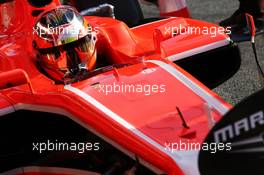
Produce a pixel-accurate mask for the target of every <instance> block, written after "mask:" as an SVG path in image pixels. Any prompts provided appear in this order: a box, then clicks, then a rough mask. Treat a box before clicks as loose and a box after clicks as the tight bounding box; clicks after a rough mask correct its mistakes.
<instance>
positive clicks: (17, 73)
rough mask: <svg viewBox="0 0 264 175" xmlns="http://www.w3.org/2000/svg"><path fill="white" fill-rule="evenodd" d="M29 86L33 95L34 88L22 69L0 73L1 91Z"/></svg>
mask: <svg viewBox="0 0 264 175" xmlns="http://www.w3.org/2000/svg"><path fill="white" fill-rule="evenodd" d="M24 84H27V85H28V86H29V89H30V91H31V93H32V94H33V93H34V91H33V88H32V85H31V82H30V79H29V77H28V74H27V73H26V72H25V71H24V70H22V69H14V70H11V71H7V72H2V73H0V90H2V89H7V88H11V87H16V86H20V85H24Z"/></svg>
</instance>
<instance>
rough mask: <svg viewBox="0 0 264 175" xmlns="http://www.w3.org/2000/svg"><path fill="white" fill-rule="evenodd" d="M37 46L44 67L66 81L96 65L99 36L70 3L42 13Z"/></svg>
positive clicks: (35, 37) (35, 34)
mask: <svg viewBox="0 0 264 175" xmlns="http://www.w3.org/2000/svg"><path fill="white" fill-rule="evenodd" d="M33 30H34V31H33V47H34V48H35V50H36V51H37V60H38V63H39V65H40V67H41V68H42V69H43V70H44V71H45V73H46V74H48V76H49V77H51V78H52V79H54V80H55V81H57V82H65V80H66V79H71V78H74V77H75V76H78V74H79V73H80V72H82V71H91V70H93V69H94V67H95V64H96V48H95V43H96V37H95V34H94V33H93V31H92V28H91V26H90V24H89V23H88V22H87V21H86V20H85V19H84V18H83V17H82V16H81V15H80V14H79V13H78V12H77V11H76V10H75V9H74V8H73V7H70V6H59V7H56V8H54V9H52V10H48V11H46V12H43V13H42V14H40V16H39V17H38V19H37V20H36V23H35V25H34V28H33Z"/></svg>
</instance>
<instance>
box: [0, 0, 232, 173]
mask: <svg viewBox="0 0 264 175" xmlns="http://www.w3.org/2000/svg"><path fill="white" fill-rule="evenodd" d="M15 2H16V5H17V6H19V8H18V9H17V10H16V11H17V12H18V13H19V16H18V20H17V24H18V25H17V27H18V28H17V30H15V31H7V32H6V33H5V34H6V37H3V38H1V39H0V72H5V71H9V70H13V69H16V68H19V69H23V70H24V71H25V72H27V74H28V76H29V79H30V81H31V85H32V88H33V90H34V93H32V92H31V90H30V89H29V87H28V85H20V86H16V87H14V88H9V89H4V90H1V91H0V109H1V108H2V109H4V108H6V107H7V106H11V104H12V105H14V107H15V108H16V109H21V108H28V107H31V109H32V110H40V111H41V110H44V108H47V107H49V109H51V108H52V109H53V111H50V112H61V111H64V112H65V111H66V112H67V114H70V115H69V117H72V118H73V119H74V120H76V121H78V122H80V123H82V124H84V125H86V126H87V127H91V128H93V129H94V130H96V131H97V132H99V133H100V134H101V135H104V136H105V137H107V138H109V139H111V140H112V141H114V142H116V143H117V144H119V145H121V146H122V147H123V148H125V149H127V150H129V151H130V152H133V153H135V154H137V155H139V157H141V158H142V159H144V160H145V161H147V162H149V163H150V164H152V165H153V166H155V167H157V168H159V169H161V170H162V171H164V172H167V173H168V174H169V175H175V174H177V175H179V174H183V171H182V170H181V167H179V166H178V165H177V162H175V160H173V159H172V158H171V157H169V155H167V154H166V153H164V152H162V151H161V150H159V149H157V148H156V147H154V146H153V145H152V144H150V143H148V142H146V141H145V140H144V139H142V138H140V137H138V136H136V135H135V134H134V133H133V132H131V131H130V130H128V129H127V128H125V127H124V126H122V125H121V124H120V123H118V122H116V121H114V120H113V119H112V118H110V117H109V116H107V115H106V114H105V113H103V112H102V111H100V110H99V109H98V108H95V107H94V106H93V104H90V103H89V102H87V101H86V100H84V99H83V98H82V97H80V96H77V95H76V94H73V93H72V92H70V91H68V90H66V89H65V88H64V86H63V85H55V84H54V82H53V81H52V80H51V79H49V78H47V77H46V76H45V75H43V74H42V73H41V72H40V71H39V70H38V69H37V67H36V65H35V58H34V56H35V55H34V52H33V48H32V27H33V21H34V17H32V16H31V15H30V14H31V12H32V10H34V7H32V6H30V5H28V4H27V1H26V0H16V1H15ZM56 4H58V2H55V1H54V2H53V3H52V4H51V5H49V6H47V7H45V8H43V9H49V8H52V7H54V6H56ZM87 20H88V21H89V22H90V23H91V25H92V26H93V27H94V28H95V27H98V29H99V35H98V42H97V47H98V53H99V54H100V53H101V54H105V55H108V59H110V60H111V61H112V62H113V63H127V62H130V63H136V64H135V65H132V66H129V67H125V68H121V69H118V70H117V71H110V72H107V73H104V74H101V75H97V76H95V77H92V78H90V79H87V80H85V81H82V82H79V83H75V84H73V85H72V86H73V87H75V88H77V89H80V90H81V91H82V92H84V93H86V94H89V95H90V96H91V97H93V98H94V99H96V100H97V101H99V102H100V103H101V104H103V105H104V106H106V107H107V108H109V109H111V110H112V111H113V112H115V113H116V114H118V115H119V116H121V117H122V119H123V120H125V121H126V122H128V123H130V124H131V125H133V126H134V127H135V128H136V129H137V130H138V131H140V132H142V133H143V134H145V135H146V136H148V137H149V138H151V139H153V140H154V141H155V142H156V143H158V144H160V146H162V147H164V142H178V141H179V139H182V140H186V138H188V139H190V140H191V141H193V142H199V143H201V142H202V141H203V139H204V138H205V136H206V134H207V133H208V131H209V128H208V122H207V113H206V111H205V110H204V104H205V100H204V99H202V98H201V97H200V96H198V95H197V94H196V93H195V92H193V91H192V90H190V89H189V88H188V87H186V86H185V85H184V84H182V82H180V81H179V80H178V79H176V78H175V77H173V76H172V75H170V74H169V73H168V72H166V71H165V70H164V69H162V68H161V67H158V66H157V65H154V64H152V63H148V62H146V63H144V62H142V59H143V58H144V59H145V60H149V59H157V60H160V61H162V62H163V63H164V64H166V65H170V66H172V67H173V68H174V69H176V70H178V71H179V72H181V73H182V74H184V75H185V76H186V77H188V78H189V79H190V80H192V81H193V82H195V83H196V84H198V85H199V88H201V89H203V90H204V91H206V92H207V93H208V94H210V95H212V96H213V97H215V98H216V99H217V100H218V101H219V102H220V103H221V104H222V105H223V106H225V107H226V108H227V109H230V108H231V106H230V105H229V104H227V103H226V102H224V101H223V100H221V99H220V98H219V97H218V96H217V95H216V94H214V93H213V92H212V91H210V90H209V89H207V88H206V87H205V86H204V85H202V84H201V83H199V82H198V81H197V80H195V79H194V78H193V77H192V76H191V75H189V74H188V73H187V72H185V71H184V70H182V69H181V68H179V67H178V66H177V65H174V64H173V63H171V62H169V61H167V60H166V59H165V58H163V57H165V56H169V55H171V54H176V53H180V52H183V51H188V50H189V49H192V48H196V47H199V46H203V45H205V44H209V43H212V42H215V41H221V40H223V39H226V38H228V37H227V36H226V35H217V36H216V37H215V38H213V39H212V38H211V37H209V36H205V35H183V36H177V37H175V38H170V37H169V36H166V35H165V34H164V32H162V31H161V32H160V30H161V26H162V25H169V24H170V22H172V23H173V24H174V23H179V21H182V22H183V23H188V24H189V25H192V26H198V27H202V26H204V25H206V26H214V25H212V24H209V23H205V22H201V21H195V20H191V19H182V18H170V19H166V20H162V21H158V22H155V23H151V24H149V25H144V26H140V27H136V28H132V29H129V28H128V27H127V26H126V25H125V24H124V23H122V22H120V21H117V20H114V19H109V18H100V17H87ZM14 24H16V22H14ZM155 31H158V32H160V33H161V36H160V37H158V39H157V38H155V37H154V38H155V39H154V40H155V42H156V48H155V42H154V40H153V35H154V32H155ZM162 35H164V36H162ZM158 41H160V42H158ZM175 43H177V45H175ZM190 43H192V44H190ZM158 44H160V45H162V47H163V48H165V49H166V51H165V52H166V53H164V51H163V53H162V54H161V53H160V49H159V48H157V45H158ZM161 50H162V49H161ZM163 50H164V49H163ZM164 55H165V56H164ZM139 58H142V59H139ZM143 68H144V69H145V71H143ZM97 82H100V83H102V84H108V83H110V84H112V83H114V82H115V83H121V82H123V83H128V84H139V83H142V84H144V83H145V84H150V85H153V84H158V85H160V84H165V85H166V87H167V88H166V90H167V91H166V93H162V94H155V95H150V96H144V95H142V94H129V93H125V94H109V95H107V96H106V95H104V94H102V93H99V92H98V89H96V88H94V87H93V86H91V85H92V84H94V83H97ZM176 106H178V107H179V108H181V110H182V113H183V115H184V116H185V117H186V121H187V123H188V125H189V126H190V128H191V129H190V130H186V129H184V128H182V126H181V121H180V120H179V116H178V114H177V112H176ZM40 107H42V108H40ZM212 115H213V116H214V117H215V118H216V119H219V118H221V116H222V114H220V113H219V112H218V111H217V110H216V109H214V108H213V109H212ZM164 149H165V147H164Z"/></svg>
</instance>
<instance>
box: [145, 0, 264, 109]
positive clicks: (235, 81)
mask: <svg viewBox="0 0 264 175" xmlns="http://www.w3.org/2000/svg"><path fill="white" fill-rule="evenodd" d="M187 4H188V7H189V9H190V12H191V15H192V17H193V18H195V19H200V20H205V21H209V22H212V23H218V22H219V21H221V20H222V19H225V18H227V17H229V16H230V15H232V13H233V12H234V11H235V10H236V9H237V8H238V4H239V3H238V0H187ZM142 7H143V11H144V16H145V17H154V16H157V14H158V12H157V9H156V7H155V6H152V7H147V6H146V5H142ZM263 43H264V36H258V37H257V38H256V45H257V51H258V55H259V59H260V64H261V66H262V67H263V69H264V46H263ZM238 45H239V48H240V51H241V57H242V64H241V67H240V69H239V71H238V72H237V73H236V74H235V75H234V76H233V77H232V78H231V79H229V80H228V81H226V82H225V83H223V84H222V85H220V86H219V87H217V88H216V89H214V91H215V92H216V93H217V94H219V95H220V96H221V97H222V98H223V99H225V100H226V101H228V102H229V103H231V104H233V105H235V104H237V103H239V102H240V101H241V100H243V99H244V98H246V97H248V96H249V95H251V94H253V93H254V92H257V91H259V90H260V89H262V88H263V86H262V84H261V81H260V79H259V76H258V71H257V67H256V64H255V61H254V54H253V51H252V48H251V43H250V42H243V43H239V44H238ZM226 64H228V63H226ZM223 71H225V70H223Z"/></svg>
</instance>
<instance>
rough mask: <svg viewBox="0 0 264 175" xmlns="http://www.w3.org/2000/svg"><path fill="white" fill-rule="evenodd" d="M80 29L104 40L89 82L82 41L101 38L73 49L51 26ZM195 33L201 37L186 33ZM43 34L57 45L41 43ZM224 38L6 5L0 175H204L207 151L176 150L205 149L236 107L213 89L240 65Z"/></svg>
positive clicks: (18, 0) (0, 65)
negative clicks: (186, 146)
mask: <svg viewBox="0 0 264 175" xmlns="http://www.w3.org/2000/svg"><path fill="white" fill-rule="evenodd" d="M64 12H65V13H64ZM58 17H61V21H56V20H53V19H58ZM36 21H38V22H36ZM72 21H75V22H76V21H77V22H79V23H77V24H82V25H85V26H89V27H91V28H92V31H91V33H96V36H97V37H96V38H95V40H94V41H96V45H95V47H96V51H95V50H93V51H92V52H90V51H87V50H86V52H85V54H87V55H88V54H91V55H93V56H94V54H95V52H96V53H97V60H96V64H95V62H93V63H89V66H88V67H89V68H90V64H93V65H94V66H95V67H94V68H91V69H89V71H86V72H85V73H82V74H81V75H80V74H79V72H78V71H79V70H81V69H82V68H84V67H85V68H86V66H87V65H86V64H85V65H83V64H82V62H80V63H79V62H78V66H76V65H73V63H74V62H77V61H76V60H75V61H74V60H69V59H68V57H69V55H71V56H74V58H76V57H79V59H80V60H81V61H83V60H85V58H84V57H83V55H84V56H85V54H83V52H84V50H85V49H83V50H82V49H81V47H85V48H86V47H87V45H86V44H87V43H86V42H83V41H87V39H89V41H92V40H93V37H91V36H90V35H89V36H88V35H87V36H88V37H86V36H85V37H81V36H83V35H79V33H78V37H80V39H78V41H75V40H73V39H72V38H70V37H73V38H74V37H75V36H76V35H75V34H73V33H70V34H71V35H67V43H65V42H66V40H65V39H62V37H65V35H64V36H61V35H60V36H59V37H57V36H56V37H55V36H54V35H48V34H49V32H50V30H47V28H45V26H46V27H47V26H49V25H50V24H52V25H53V27H54V26H55V27H56V26H57V27H58V26H59V25H60V24H61V23H62V24H63V26H64V27H65V26H67V27H69V26H70V25H71V22H72ZM87 21H88V22H89V25H88V22H87ZM80 22H81V23H80ZM36 27H38V28H36ZM72 27H73V28H74V29H76V28H78V27H79V25H74V26H72ZM189 27H193V28H195V29H196V30H197V31H200V32H197V33H190V32H186V31H185V32H182V30H184V29H186V28H189ZM179 28H180V29H181V31H178V32H177V31H175V30H176V29H179ZM39 29H40V30H39ZM50 29H51V28H50ZM53 29H55V28H53ZM78 29H79V28H78ZM206 29H212V30H210V32H208V30H207V32H206ZM216 30H217V31H218V32H212V31H216ZM220 30H221V31H222V33H221V32H219V31H220ZM40 31H44V33H43V38H44V40H45V41H47V43H48V44H56V47H54V48H49V47H47V43H42V44H43V45H40V44H39V42H38V40H40V38H38V36H35V35H36V33H38V32H40ZM45 32H46V33H45ZM78 32H81V30H79V31H78ZM223 32H224V31H223V30H222V29H221V28H219V27H218V26H215V25H213V24H210V23H206V22H203V21H197V20H192V19H184V18H168V19H163V20H159V21H156V22H153V23H148V24H145V25H142V26H137V27H134V28H128V27H127V26H126V25H125V24H124V23H123V22H120V21H118V20H115V19H113V18H102V17H95V16H87V17H85V19H83V18H82V17H81V15H80V14H79V13H78V12H77V11H76V10H74V9H73V8H71V7H66V6H60V2H59V1H57V0H42V1H37V0H0V89H1V91H0V116H1V117H0V140H1V142H0V165H1V166H0V173H4V174H5V173H6V174H15V175H18V174H40V175H44V174H45V175H46V174H51V175H54V174H63V175H64V174H65V175H66V174H71V175H77V174H88V175H89V174H91V175H92V174H108V175H111V174H112V175H114V174H115V175H116V174H137V175H141V174H148V175H150V174H169V175H176V174H177V175H178V174H187V175H195V174H199V173H198V163H197V160H198V152H199V151H197V150H187V151H180V150H177V149H176V148H175V147H174V146H175V143H179V142H189V143H190V142H193V143H197V144H201V143H202V142H203V141H204V139H205V138H206V136H207V134H208V132H209V130H210V129H211V126H212V125H213V123H215V122H216V121H218V120H219V119H221V118H222V116H223V115H225V114H226V113H227V112H228V111H229V110H230V109H231V105H229V104H228V103H226V102H225V101H223V100H222V99H221V98H220V97H218V96H217V95H216V94H215V93H213V92H212V91H211V90H210V89H209V88H207V87H206V86H208V87H211V88H213V87H216V86H217V85H218V84H221V83H222V82H223V81H225V80H227V79H228V78H229V77H230V76H232V75H233V74H234V73H235V72H236V70H237V69H238V67H239V65H240V55H239V50H238V48H237V46H236V45H235V44H234V43H233V42H232V41H231V40H230V39H229V37H228V36H227V35H226V34H224V33H223ZM38 34H39V33H38ZM43 38H41V39H43ZM58 38H59V39H61V40H60V41H61V42H56V43H55V42H54V43H50V41H55V40H56V41H58ZM40 47H46V48H45V49H43V48H42V49H40ZM36 50H38V53H37V52H36ZM51 53H52V54H51ZM63 53H66V54H63ZM62 55H64V56H65V58H67V59H61V56H62ZM76 55H77V56H76ZM39 57H45V58H46V62H39ZM93 59H95V58H94V57H93ZM62 60H63V61H65V62H63V61H62ZM48 63H51V64H49V65H48ZM55 63H56V65H55ZM43 64H46V67H45V68H44V69H43V67H42V65H43ZM47 65H48V66H47ZM61 65H63V66H65V65H67V66H70V69H66V68H65V67H63V66H61ZM55 66H57V67H56V68H57V69H56V70H55V71H57V72H56V73H55V72H54V71H53V72H52V71H51V69H52V68H54V67H55ZM91 67H93V66H91ZM77 69H78V71H77ZM62 72H64V73H65V74H64V77H63V78H65V77H66V78H65V79H64V80H65V81H60V80H61V79H60V78H59V77H60V76H61V73H62ZM76 72H78V73H76ZM69 74H70V75H69ZM55 75H56V76H55ZM77 75H78V76H77ZM79 75H80V76H79ZM193 76H194V77H195V78H194V77H193ZM54 77H56V78H54ZM69 79H70V80H69ZM197 79H198V80H200V81H198V80H197ZM203 84H205V85H206V86H205V85H203Z"/></svg>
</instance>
